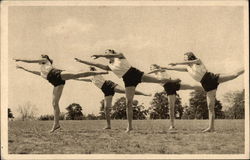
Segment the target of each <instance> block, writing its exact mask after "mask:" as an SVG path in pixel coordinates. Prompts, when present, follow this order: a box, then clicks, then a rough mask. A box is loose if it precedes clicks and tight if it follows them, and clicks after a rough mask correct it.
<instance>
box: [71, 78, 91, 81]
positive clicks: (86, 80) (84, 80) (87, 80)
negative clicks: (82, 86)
mask: <svg viewBox="0 0 250 160" xmlns="http://www.w3.org/2000/svg"><path fill="white" fill-rule="evenodd" d="M73 80H76V81H84V82H92V81H91V79H78V78H77V79H73Z"/></svg>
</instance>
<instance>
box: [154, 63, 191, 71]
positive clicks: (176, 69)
mask: <svg viewBox="0 0 250 160" xmlns="http://www.w3.org/2000/svg"><path fill="white" fill-rule="evenodd" d="M154 65H155V67H157V68H160V69H157V70H154V71H155V72H157V71H158V72H159V71H162V70H174V71H180V72H187V68H184V67H161V66H159V65H157V64H154ZM154 71H152V72H154Z"/></svg>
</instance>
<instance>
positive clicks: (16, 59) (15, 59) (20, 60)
mask: <svg viewBox="0 0 250 160" xmlns="http://www.w3.org/2000/svg"><path fill="white" fill-rule="evenodd" d="M13 60H14V61H16V62H18V61H21V60H20V59H16V58H13Z"/></svg>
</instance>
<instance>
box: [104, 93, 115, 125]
mask: <svg viewBox="0 0 250 160" xmlns="http://www.w3.org/2000/svg"><path fill="white" fill-rule="evenodd" d="M112 98H113V96H106V97H105V115H106V120H107V126H106V127H105V128H103V129H111V123H110V109H111V105H112Z"/></svg>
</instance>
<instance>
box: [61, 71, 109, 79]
mask: <svg viewBox="0 0 250 160" xmlns="http://www.w3.org/2000/svg"><path fill="white" fill-rule="evenodd" d="M100 74H108V72H91V71H89V72H78V73H72V72H67V71H62V72H61V78H62V79H63V80H69V79H76V78H81V77H88V76H95V75H100Z"/></svg>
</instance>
